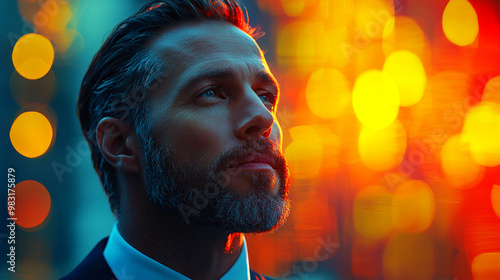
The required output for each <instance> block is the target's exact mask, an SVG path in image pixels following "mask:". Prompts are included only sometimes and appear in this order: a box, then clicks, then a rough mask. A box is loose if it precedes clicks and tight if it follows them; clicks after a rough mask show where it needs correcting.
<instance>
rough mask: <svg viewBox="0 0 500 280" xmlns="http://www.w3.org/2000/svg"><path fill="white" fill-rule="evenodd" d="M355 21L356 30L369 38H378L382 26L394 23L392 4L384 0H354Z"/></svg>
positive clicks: (381, 33)
mask: <svg viewBox="0 0 500 280" xmlns="http://www.w3.org/2000/svg"><path fill="white" fill-rule="evenodd" d="M355 15H356V23H357V25H358V26H357V27H358V30H359V31H360V32H362V33H363V34H364V35H366V36H368V37H369V38H374V39H375V38H376V39H380V38H382V36H383V35H384V27H385V26H386V25H387V24H391V22H392V23H394V21H393V17H394V6H392V5H388V4H387V1H384V0H371V1H356V14H355Z"/></svg>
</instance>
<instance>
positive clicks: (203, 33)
mask: <svg viewBox="0 0 500 280" xmlns="http://www.w3.org/2000/svg"><path fill="white" fill-rule="evenodd" d="M149 50H150V51H151V52H153V53H155V54H156V55H159V56H160V57H161V58H163V59H164V60H165V61H166V64H167V69H166V70H167V71H166V72H167V75H168V74H170V73H172V72H175V73H181V72H184V71H186V70H188V69H191V68H196V67H198V68H203V67H217V66H222V65H228V63H229V65H236V64H247V65H246V66H247V67H250V66H253V67H258V68H261V69H262V68H265V69H268V68H267V64H266V62H265V59H264V57H263V54H262V51H261V50H260V48H259V46H258V45H257V43H256V42H255V40H253V38H251V37H250V36H249V35H248V34H246V33H245V32H243V31H242V30H240V29H239V28H238V27H236V26H234V25H232V24H230V23H227V22H220V21H214V20H207V21H200V22H186V23H180V24H178V25H176V26H174V27H170V28H168V29H167V30H165V31H164V32H162V33H161V34H160V35H159V36H158V37H157V38H155V39H154V40H153V41H152V42H151V43H150V44H149ZM248 64H251V65H248ZM200 70H201V69H200ZM259 70H260V69H259Z"/></svg>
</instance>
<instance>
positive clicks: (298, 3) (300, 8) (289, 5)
mask: <svg viewBox="0 0 500 280" xmlns="http://www.w3.org/2000/svg"><path fill="white" fill-rule="evenodd" d="M306 3H307V1H306V0H281V4H282V5H283V10H284V11H285V14H287V15H288V16H292V17H293V16H299V15H301V14H302V13H303V12H304V9H305V7H306Z"/></svg>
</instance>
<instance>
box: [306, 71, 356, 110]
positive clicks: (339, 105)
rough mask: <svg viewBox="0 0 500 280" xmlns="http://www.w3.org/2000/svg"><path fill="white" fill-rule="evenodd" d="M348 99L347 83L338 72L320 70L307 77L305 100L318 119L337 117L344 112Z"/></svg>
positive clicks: (348, 88)
mask: <svg viewBox="0 0 500 280" xmlns="http://www.w3.org/2000/svg"><path fill="white" fill-rule="evenodd" d="M349 98H350V86H349V81H348V80H347V78H346V77H345V76H344V74H342V72H340V71H339V70H337V69H332V68H320V69H318V70H316V71H315V72H313V73H312V74H311V76H310V77H309V81H308V83H307V87H306V100H307V104H308V105H309V108H310V109H311V111H312V112H313V113H314V114H315V115H317V116H318V117H321V118H325V119H330V118H335V117H337V116H338V115H340V113H342V111H343V110H344V108H345V106H346V104H347V102H348V101H349Z"/></svg>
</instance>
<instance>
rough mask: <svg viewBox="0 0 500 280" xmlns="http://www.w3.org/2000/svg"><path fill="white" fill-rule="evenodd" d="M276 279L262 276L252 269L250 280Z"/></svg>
mask: <svg viewBox="0 0 500 280" xmlns="http://www.w3.org/2000/svg"><path fill="white" fill-rule="evenodd" d="M274 279H275V278H271V277H269V276H264V275H261V274H259V273H257V272H255V271H253V270H251V269H250V280H274Z"/></svg>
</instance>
